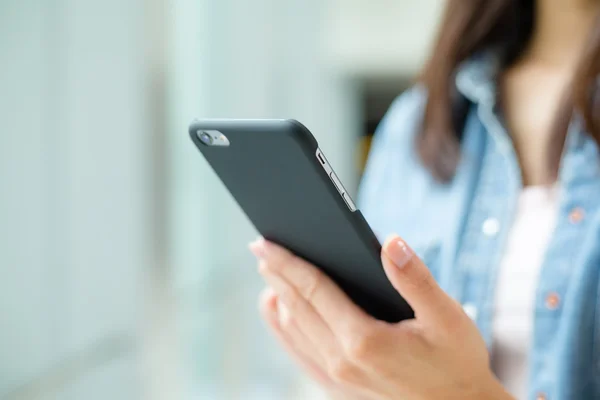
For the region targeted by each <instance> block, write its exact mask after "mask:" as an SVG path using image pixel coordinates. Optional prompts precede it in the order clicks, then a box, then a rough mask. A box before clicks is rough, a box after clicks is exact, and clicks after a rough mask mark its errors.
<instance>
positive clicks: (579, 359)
mask: <svg viewBox="0 0 600 400" xmlns="http://www.w3.org/2000/svg"><path fill="white" fill-rule="evenodd" d="M495 71H497V68H496V63H495V62H494V60H493V59H492V58H487V59H486V58H480V59H478V60H473V61H470V62H468V63H466V64H464V65H463V66H462V67H461V68H460V69H459V72H458V73H457V76H456V84H457V88H458V90H459V92H460V93H461V94H462V95H464V96H466V97H467V98H468V99H469V100H470V101H471V102H472V106H471V108H470V110H469V113H468V116H467V120H466V125H465V128H464V132H463V139H462V144H461V147H462V158H461V161H460V164H459V166H458V170H457V173H456V175H455V177H454V179H453V180H452V181H451V182H450V183H448V184H441V183H438V182H437V181H435V180H434V179H433V178H432V177H431V176H430V174H429V173H428V172H427V171H426V170H425V169H424V167H423V166H422V165H421V163H420V161H419V158H418V155H417V154H416V152H415V145H414V143H415V135H417V134H418V131H419V128H420V124H421V121H422V117H423V112H424V106H425V102H426V93H425V91H424V90H423V89H422V88H419V87H416V88H413V89H411V90H409V91H408V92H406V93H404V94H403V95H402V96H400V97H399V98H398V99H397V100H396V101H395V102H394V104H393V105H392V107H391V109H390V110H389V112H388V113H387V115H386V117H385V118H384V120H383V121H382V123H381V124H380V126H379V128H378V130H377V132H376V135H375V139H374V141H373V147H372V150H371V155H370V157H369V161H368V164H367V168H366V171H365V175H364V177H363V182H362V184H361V189H360V193H359V199H358V200H359V204H360V206H361V209H362V212H363V213H364V215H365V217H366V219H367V220H368V222H369V223H370V224H371V226H372V228H373V230H374V231H375V232H376V233H377V235H378V236H379V237H380V238H383V237H385V236H387V235H389V234H391V233H394V232H395V233H398V234H400V235H401V236H402V237H403V238H404V239H406V240H407V242H408V243H409V244H410V245H411V246H412V247H413V248H414V249H415V251H416V252H417V254H419V255H420V256H421V258H422V259H423V260H424V261H425V263H426V264H427V265H428V266H429V268H430V269H431V271H432V273H433V274H434V276H435V277H436V279H437V281H438V282H439V284H440V285H441V287H442V288H443V289H444V290H446V291H447V292H448V293H449V294H450V295H451V296H452V297H454V298H456V299H457V300H458V301H460V302H461V303H462V304H463V307H464V309H465V311H466V313H467V314H468V315H469V316H470V317H471V318H472V319H473V320H474V321H475V323H476V324H477V326H478V328H479V329H480V331H481V334H482V335H483V337H484V339H485V340H486V343H487V344H488V346H490V347H491V346H492V345H493V343H492V318H493V309H494V300H495V287H496V280H497V276H498V267H499V263H500V260H501V257H502V255H503V252H504V246H505V243H506V239H507V234H508V231H509V228H510V226H511V223H512V220H513V217H514V214H515V207H516V204H517V198H518V195H519V193H520V191H521V189H522V182H521V171H520V167H519V164H518V161H517V157H516V154H515V150H514V148H513V145H512V142H511V140H510V137H509V135H508V134H507V131H506V128H505V126H504V125H503V123H502V118H501V117H500V115H499V113H498V110H497V108H498V107H497V106H496V98H497V96H496V84H495V78H494V77H495V75H496V74H495ZM582 126H583V125H582V124H581V123H579V122H578V121H577V120H574V121H573V122H572V123H571V126H570V128H569V133H568V135H567V141H566V144H565V150H564V153H563V158H562V161H561V165H560V172H559V182H558V185H559V190H560V194H559V196H560V200H559V211H558V212H559V215H558V219H557V225H556V228H555V231H554V233H553V235H552V239H551V241H550V244H549V247H548V249H547V251H546V255H545V259H544V262H543V265H542V270H541V273H540V277H539V280H538V282H537V289H536V295H535V313H534V315H533V316H532V317H533V318H534V332H533V338H532V347H531V348H530V353H529V377H528V399H531V400H540V399H548V400H553V399H556V400H569V399H573V400H575V399H577V400H581V399H600V292H599V290H598V288H599V283H600V279H599V278H600V202H599V199H600V162H599V155H598V148H597V146H596V144H595V142H594V141H593V140H592V139H591V137H590V136H589V135H587V134H586V133H585V132H584V131H583V130H582V128H581V127H582ZM523 268H528V266H526V265H524V266H523Z"/></svg>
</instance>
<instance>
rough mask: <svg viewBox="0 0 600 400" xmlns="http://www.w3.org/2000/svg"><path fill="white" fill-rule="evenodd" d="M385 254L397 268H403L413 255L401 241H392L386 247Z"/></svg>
mask: <svg viewBox="0 0 600 400" xmlns="http://www.w3.org/2000/svg"><path fill="white" fill-rule="evenodd" d="M387 254H388V256H389V257H390V259H391V260H392V261H393V262H394V264H396V267H398V268H404V267H405V266H406V264H408V263H409V261H410V260H411V259H412V258H413V257H414V255H415V253H414V252H413V251H412V249H411V248H410V247H408V246H407V245H406V243H404V241H403V240H402V239H397V240H394V241H392V242H391V243H390V245H389V246H388V247H387Z"/></svg>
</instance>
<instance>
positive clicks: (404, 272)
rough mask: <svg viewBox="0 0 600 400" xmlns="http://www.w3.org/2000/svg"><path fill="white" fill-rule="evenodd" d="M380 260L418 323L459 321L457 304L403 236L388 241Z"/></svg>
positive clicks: (393, 237)
mask: <svg viewBox="0 0 600 400" xmlns="http://www.w3.org/2000/svg"><path fill="white" fill-rule="evenodd" d="M381 260H382V262H383V266H384V269H385V272H386V274H387V276H388V279H389V280H390V282H391V283H392V285H393V286H394V287H395V288H396V290H398V292H399V293H400V294H401V295H402V297H404V299H405V300H406V301H407V302H408V303H409V304H410V306H411V307H412V308H413V310H414V311H415V315H416V317H417V319H418V320H421V321H422V322H428V323H432V324H447V323H452V321H453V320H454V319H456V318H460V315H461V314H460V313H459V312H457V309H456V302H455V301H454V300H453V299H452V298H451V297H450V296H448V295H447V294H446V293H445V292H444V291H443V290H442V289H441V288H440V287H439V286H438V284H437V282H436V281H435V279H434V278H433V275H431V272H430V271H429V269H428V268H427V266H426V265H425V264H423V262H422V261H421V259H419V257H417V256H416V255H415V253H414V251H413V250H412V249H411V248H410V247H408V245H407V244H406V243H405V242H404V241H403V240H402V239H400V237H398V236H392V237H390V238H389V239H388V240H387V241H386V242H385V244H384V245H383V249H382V253H381Z"/></svg>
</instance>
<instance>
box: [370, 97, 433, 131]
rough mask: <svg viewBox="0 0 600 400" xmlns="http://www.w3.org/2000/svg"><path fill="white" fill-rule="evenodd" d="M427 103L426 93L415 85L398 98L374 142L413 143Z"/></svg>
mask: <svg viewBox="0 0 600 400" xmlns="http://www.w3.org/2000/svg"><path fill="white" fill-rule="evenodd" d="M426 103H427V92H426V90H425V88H424V87H423V86H420V85H417V86H414V87H412V88H411V89H408V90H407V91H405V92H404V93H402V94H401V95H400V96H398V97H397V98H396V99H395V100H394V102H393V103H392V105H391V106H390V108H389V110H388V111H387V113H386V115H385V117H384V118H383V120H382V122H381V124H380V125H379V127H378V129H377V132H376V134H375V135H376V140H381V139H382V138H383V139H384V140H389V141H393V142H396V143H401V142H409V141H410V142H413V141H414V138H415V136H416V135H417V133H418V131H419V130H420V127H421V123H422V120H423V114H424V112H425V106H426Z"/></svg>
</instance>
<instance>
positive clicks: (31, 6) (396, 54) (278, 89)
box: [0, 0, 443, 400]
mask: <svg viewBox="0 0 600 400" xmlns="http://www.w3.org/2000/svg"><path fill="white" fill-rule="evenodd" d="M442 6H443V2H440V1H439V0H103V1H90V0H0V399H2V400H17V399H19V400H34V399H35V400H37V399H44V400H46V399H52V400H55V399H57V400H72V399H86V400H93V399H103V400H104V399H118V400H119V399H156V400H159V399H160V400H162V399H182V400H187V399H215V400H220V399H250V400H252V399H261V400H269V399H318V398H319V393H318V390H317V389H316V388H314V387H312V386H311V384H310V382H308V381H307V380H306V379H305V378H304V377H303V376H302V375H301V373H300V371H298V370H297V369H296V368H295V367H294V366H293V365H292V363H291V362H289V361H288V360H287V358H286V356H285V354H283V352H282V351H280V350H279V349H278V347H277V346H276V344H275V343H274V341H273V340H272V338H271V337H270V336H269V333H268V332H267V330H266V328H265V326H264V325H263V323H262V322H261V321H260V319H259V317H258V314H257V311H256V298H257V295H258V293H259V291H260V289H261V288H262V281H261V279H260V277H258V276H257V274H256V273H255V262H254V260H253V258H252V257H251V256H250V254H249V252H248V251H247V248H246V244H247V242H248V241H250V240H252V239H254V238H255V237H256V235H257V233H256V232H255V231H254V229H253V228H252V226H251V225H250V224H249V222H248V220H247V219H246V217H245V216H244V215H243V214H242V212H241V211H240V210H239V208H238V207H237V206H236V205H235V204H234V202H233V200H232V199H231V197H230V196H229V194H228V193H227V192H226V190H225V188H224V187H223V186H222V185H221V183H220V182H219V181H218V180H217V178H216V177H215V176H214V174H213V173H212V172H211V170H210V169H209V167H208V166H207V164H206V162H205V161H204V160H203V159H202V158H201V157H200V155H199V153H198V152H197V150H196V149H195V148H194V146H193V145H192V144H191V142H190V141H189V139H188V136H187V126H188V123H189V122H190V121H191V120H192V119H194V118H196V117H237V118H242V117H252V118H262V117H264V118H268V117H272V118H287V117H291V118H296V119H298V120H300V121H302V122H303V123H304V124H305V125H307V126H308V127H309V128H310V129H311V130H312V131H313V133H314V134H315V136H316V137H317V139H318V140H319V143H320V147H321V148H322V149H323V150H324V152H325V154H326V155H327V157H328V158H329V160H330V162H331V163H332V164H333V166H334V168H335V169H336V171H337V173H338V175H339V176H340V177H341V179H342V180H343V181H344V182H345V184H346V187H348V188H349V189H350V188H352V190H353V191H356V188H357V185H358V182H359V179H360V175H361V169H362V165H363V162H364V157H365V153H366V151H367V149H368V144H369V139H370V135H371V134H372V133H373V131H374V129H375V127H376V125H377V123H378V121H379V120H380V119H381V117H382V115H383V113H384V112H385V110H386V108H387V107H388V105H389V104H390V102H391V101H392V100H393V99H394V98H395V97H396V96H397V95H398V94H400V93H401V92H402V91H403V90H404V89H406V88H407V87H408V86H409V85H410V83H411V80H412V79H414V77H415V75H416V74H417V73H418V70H419V67H420V65H421V64H422V63H423V61H424V59H425V57H426V54H427V52H428V49H429V47H430V42H431V39H432V35H433V34H434V33H435V27H436V22H437V19H438V17H439V14H440V11H441V8H442ZM265 206H266V207H268V205H265Z"/></svg>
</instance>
